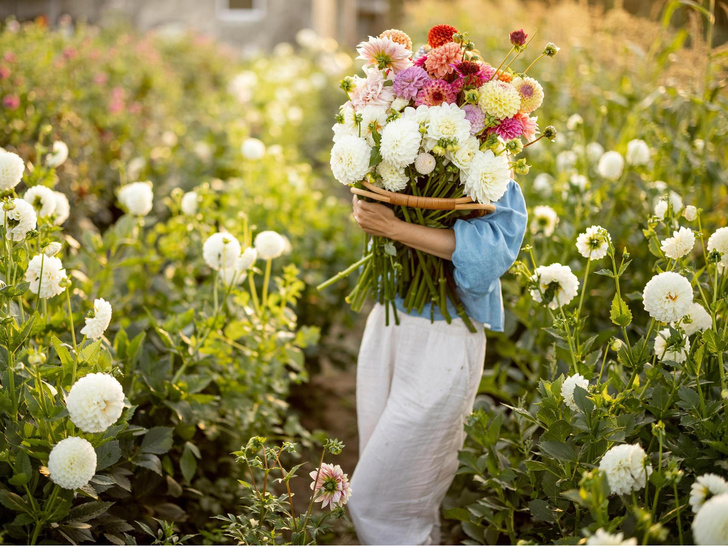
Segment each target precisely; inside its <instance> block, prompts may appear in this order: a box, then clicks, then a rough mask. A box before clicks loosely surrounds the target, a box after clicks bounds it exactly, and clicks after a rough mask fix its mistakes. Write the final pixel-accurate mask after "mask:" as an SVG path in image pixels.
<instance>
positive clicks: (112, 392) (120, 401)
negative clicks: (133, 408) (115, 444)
mask: <svg viewBox="0 0 728 546" xmlns="http://www.w3.org/2000/svg"><path fill="white" fill-rule="evenodd" d="M66 407H67V408H68V415H69V417H70V418H71V421H72V422H73V424H74V425H76V426H77V427H78V428H80V429H81V430H82V431H84V432H103V431H105V430H106V429H107V428H109V427H110V426H111V425H113V424H114V423H116V421H117V420H118V419H119V417H121V412H122V411H124V390H123V389H122V388H121V383H119V382H118V381H117V380H116V378H115V377H113V376H111V375H109V374H106V373H90V374H88V375H86V376H84V377H82V378H81V379H79V380H78V381H76V382H75V383H74V384H73V387H71V390H70V392H69V393H68V396H66Z"/></svg>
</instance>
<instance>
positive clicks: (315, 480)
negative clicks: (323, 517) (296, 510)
mask: <svg viewBox="0 0 728 546" xmlns="http://www.w3.org/2000/svg"><path fill="white" fill-rule="evenodd" d="M325 455H326V447H324V449H323V450H321V460H320V461H319V465H318V468H317V469H316V477H315V478H314V479H313V484H314V485H313V493H311V500H310V501H309V502H308V510H306V517H305V518H304V520H303V525H302V527H303V529H302V531H303V538H304V539H305V538H306V535H307V533H308V529H306V524H308V518H309V516H310V515H311V509H312V508H313V500H314V497H315V496H316V493H317V491H316V485H317V484H318V479H319V474H321V466H322V465H323V464H324V456H325Z"/></svg>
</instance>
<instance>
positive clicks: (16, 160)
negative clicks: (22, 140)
mask: <svg viewBox="0 0 728 546" xmlns="http://www.w3.org/2000/svg"><path fill="white" fill-rule="evenodd" d="M24 171H25V162H24V161H23V160H22V158H21V157H20V156H19V155H18V154H14V153H13V152H6V151H4V150H2V151H0V191H5V190H12V189H13V188H14V187H15V186H17V185H18V184H19V183H20V180H21V179H22V178H23V172H24Z"/></svg>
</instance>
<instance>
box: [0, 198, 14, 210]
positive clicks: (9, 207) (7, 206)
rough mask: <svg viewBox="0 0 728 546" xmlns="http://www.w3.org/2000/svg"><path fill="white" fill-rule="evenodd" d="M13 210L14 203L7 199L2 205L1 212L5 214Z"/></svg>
mask: <svg viewBox="0 0 728 546" xmlns="http://www.w3.org/2000/svg"><path fill="white" fill-rule="evenodd" d="M14 209H15V203H14V202H13V200H12V199H9V200H7V201H5V202H4V203H3V210H4V211H5V212H10V211H11V210H14Z"/></svg>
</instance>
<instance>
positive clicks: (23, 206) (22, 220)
mask: <svg viewBox="0 0 728 546" xmlns="http://www.w3.org/2000/svg"><path fill="white" fill-rule="evenodd" d="M10 202H11V203H12V204H13V205H14V208H13V210H0V225H2V226H4V227H5V236H6V237H7V238H8V239H10V240H12V241H22V240H23V239H25V236H26V234H27V233H28V232H29V231H31V230H33V229H35V228H36V226H37V225H38V217H37V216H36V214H35V209H33V205H31V204H30V203H28V202H27V201H25V200H24V199H18V198H15V199H12V200H10ZM6 219H7V225H6V224H5V221H6Z"/></svg>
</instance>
